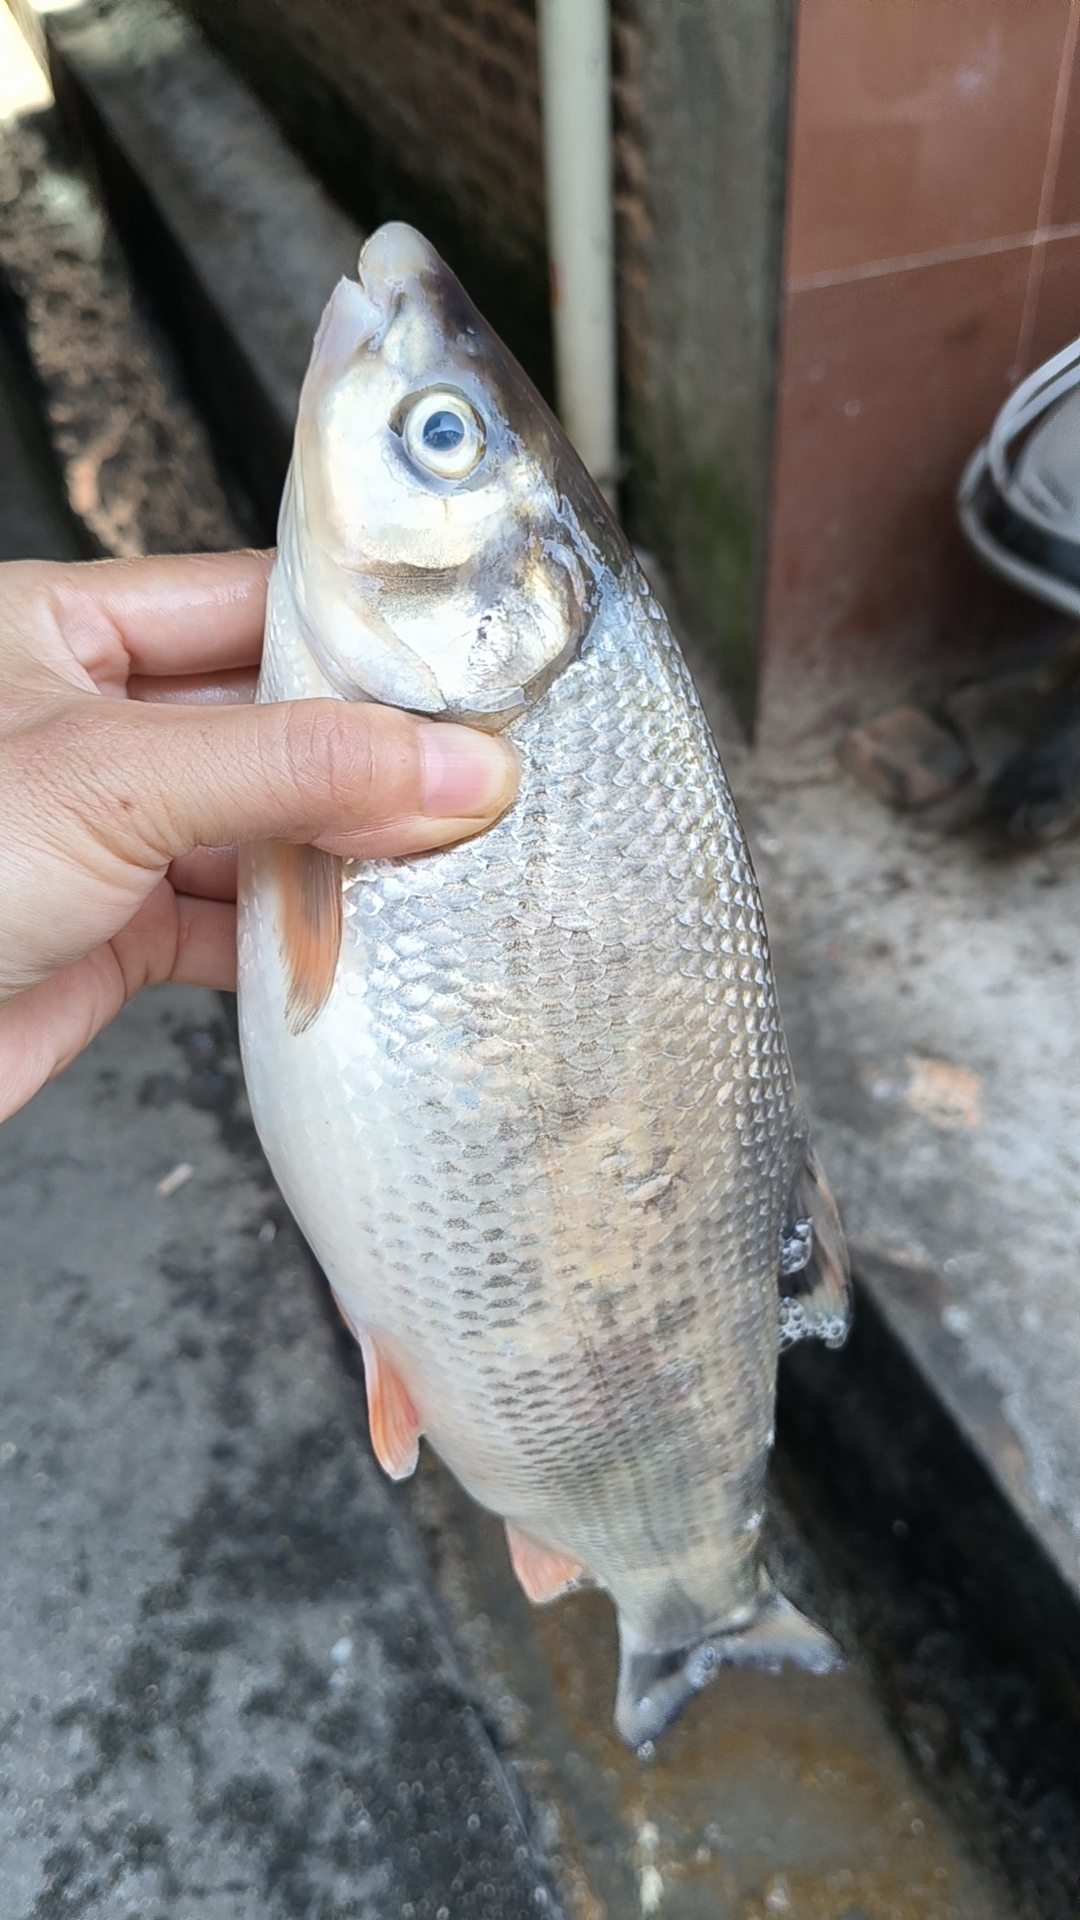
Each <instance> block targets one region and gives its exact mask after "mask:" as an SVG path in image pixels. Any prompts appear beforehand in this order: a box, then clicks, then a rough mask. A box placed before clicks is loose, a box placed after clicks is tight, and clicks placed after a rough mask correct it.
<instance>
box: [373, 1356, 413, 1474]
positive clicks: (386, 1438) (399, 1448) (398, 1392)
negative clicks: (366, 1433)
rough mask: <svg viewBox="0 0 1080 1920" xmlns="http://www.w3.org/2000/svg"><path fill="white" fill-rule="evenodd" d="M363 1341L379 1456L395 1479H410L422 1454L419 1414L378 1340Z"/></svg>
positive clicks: (374, 1445)
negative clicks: (381, 1350)
mask: <svg viewBox="0 0 1080 1920" xmlns="http://www.w3.org/2000/svg"><path fill="white" fill-rule="evenodd" d="M359 1340H360V1349H361V1352H362V1353H363V1356H364V1380H365V1384H366V1386H367V1403H368V1427H369V1429H370V1432H371V1445H372V1447H373V1449H374V1453H375V1458H376V1460H377V1461H378V1463H379V1465H380V1467H381V1468H382V1470H383V1472H384V1473H387V1474H389V1476H390V1478H391V1480H407V1479H408V1478H409V1475H410V1474H411V1473H415V1471H416V1463H417V1460H418V1459H419V1457H420V1432H421V1428H420V1419H419V1415H418V1414H417V1411H416V1408H415V1407H414V1406H413V1403H412V1401H411V1399H410V1398H409V1395H408V1392H407V1390H406V1388H405V1386H404V1384H403V1382H402V1380H401V1378H400V1376H399V1375H398V1374H397V1373H396V1372H395V1370H394V1368H393V1366H392V1365H391V1364H390V1362H389V1361H388V1360H387V1358H386V1355H385V1354H383V1353H380V1351H379V1344H378V1341H377V1340H374V1339H373V1338H372V1336H371V1334H369V1333H362V1334H360V1335H359Z"/></svg>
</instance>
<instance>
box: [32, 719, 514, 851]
mask: <svg viewBox="0 0 1080 1920" xmlns="http://www.w3.org/2000/svg"><path fill="white" fill-rule="evenodd" d="M65 725H66V729H67V731H68V733H69V738H68V740H67V741H66V742H64V743H61V742H57V743H56V747H57V750H58V757H57V758H55V759H54V760H53V766H54V767H55V768H56V769H57V775H58V777H59V778H60V779H61V780H63V781H64V783H65V784H66V785H68V786H69V787H70V788H71V789H72V791H71V792H70V793H69V795H68V796H67V797H68V798H70V799H71V800H72V801H73V802H74V803H75V804H76V805H77V807H78V809H79V812H80V813H81V816H82V819H83V822H84V824H85V825H86V826H87V827H89V829H90V831H91V833H92V834H93V836H94V838H95V839H96V840H97V841H98V843H99V844H100V845H102V846H104V847H105V848H107V849H109V850H110V851H112V852H113V853H117V854H120V855H121V856H122V857H124V858H125V859H127V860H128V861H130V862H132V863H134V864H136V865H139V866H152V867H163V866H164V865H165V864H167V863H168V862H169V861H170V860H173V859H176V858H177V857H178V856H179V855H181V854H185V853H190V852H191V851H192V850H193V849H194V848H195V847H197V846H208V847H214V846H227V845H232V844H234V843H239V842H243V841H251V840H292V841H309V842H313V843H315V844H316V845H318V846H321V847H323V848H325V849H326V850H327V851H328V852H330V853H338V854H343V855H345V856H346V857H349V858H359V857H363V858H371V857H375V856H396V855H403V854H408V853H414V852H418V851H421V850H422V849H425V848H431V847H439V846H445V845H447V844H448V843H449V842H451V841H454V840H460V839H463V838H464V837H465V836H467V835H470V834H475V833H477V832H479V831H480V830H481V829H482V828H483V827H485V826H490V825H491V824H492V823H493V822H494V821H495V820H496V819H498V817H499V815H500V814H501V813H503V812H504V811H505V809H506V808H507V807H508V806H509V805H510V803H511V801H512V800H513V798H514V795H515V793H516V791H517V784H518V777H519V771H520V761H519V759H518V756H517V753H516V751H515V749H514V748H513V746H511V745H510V744H509V743H508V742H506V741H504V740H503V739H501V738H500V737H499V736H497V735H490V734H484V733H480V732H478V731H477V730H476V729H475V728H472V727H463V726H456V725H452V724H450V723H444V722H438V721H424V720H418V719H416V718H414V716H413V715H411V714H407V713H401V712H399V711H398V710H397V709H396V708H392V707H379V706H373V705H366V704H360V703H356V704H353V703H347V702H344V701H338V700H300V701H294V702H283V703H280V704H268V705H263V706H225V707H217V708H213V707H182V706H168V707H166V706H150V705H142V704H140V703H138V702H135V701H127V702H124V701H103V700H100V699H97V700H88V701H85V702H79V704H78V707H77V709H75V710H73V711H71V712H70V713H69V715H68V716H67V719H66V722H65ZM72 734H74V738H72V737H70V736H71V735H72Z"/></svg>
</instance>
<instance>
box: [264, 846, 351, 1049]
mask: <svg viewBox="0 0 1080 1920" xmlns="http://www.w3.org/2000/svg"><path fill="white" fill-rule="evenodd" d="M274 865H275V869H276V877H277V891H278V937H279V940H280V942H281V957H282V960H283V961H284V965H285V1018H286V1021H287V1023H288V1027H289V1032H290V1033H303V1032H304V1030H305V1029H306V1028H307V1027H310V1025H311V1023H312V1021H313V1020H314V1019H316V1017H317V1016H318V1015H319V1014H320V1013H321V1012H322V1009H323V1007H324V1006H325V1005H326V1002H327V1000H328V999H329V997H330V989H331V987H332V986H333V984H334V974H335V973H336V971H337V963H338V955H339V954H340V952H341V929H342V917H343V916H342V899H341V861H340V859H339V858H338V856H337V855H336V854H333V853H323V851H322V849H321V848H320V847H294V846H289V845H287V844H286V843H285V842H284V841H280V842H277V843H276V844H275V847H274Z"/></svg>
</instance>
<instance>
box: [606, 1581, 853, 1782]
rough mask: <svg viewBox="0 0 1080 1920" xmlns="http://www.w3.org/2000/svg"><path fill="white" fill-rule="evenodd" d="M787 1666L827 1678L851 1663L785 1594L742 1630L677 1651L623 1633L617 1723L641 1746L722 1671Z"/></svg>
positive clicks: (773, 1597) (632, 1742) (777, 1669)
mask: <svg viewBox="0 0 1080 1920" xmlns="http://www.w3.org/2000/svg"><path fill="white" fill-rule="evenodd" d="M785 1661H791V1663H792V1665H794V1666H797V1667H803V1668H804V1669H805V1670H806V1671H807V1672H808V1673H821V1674H824V1673H835V1672H836V1671H837V1669H838V1668H840V1667H842V1666H843V1664H844V1658H843V1655H842V1653H841V1652H840V1649H839V1647H838V1646H837V1644H836V1642H835V1640H832V1639H830V1637H829V1635H828V1634H827V1633H826V1632H825V1631H824V1629H823V1628H822V1627H818V1626H815V1625H814V1622H813V1621H812V1620H808V1619H807V1618H806V1616H805V1614H802V1613H800V1612H799V1610H798V1608H797V1607H793V1606H792V1604H791V1602H790V1600H785V1599H784V1597H783V1594H780V1593H771V1594H770V1595H769V1597H768V1599H767V1600H766V1602H765V1604H764V1606H763V1607H762V1609H761V1611H760V1613H759V1614H758V1615H757V1617H756V1619H754V1620H753V1621H751V1623H750V1625H749V1626H747V1627H744V1628H742V1629H741V1631H740V1632H738V1633H717V1634H711V1635H710V1636H709V1637H708V1638H707V1639H705V1640H699V1641H698V1642H697V1644H696V1645H695V1646H692V1647H686V1648H681V1649H679V1650H677V1651H675V1652H658V1651H657V1650H656V1649H655V1648H651V1647H642V1646H640V1645H635V1643H634V1640H633V1638H632V1636H630V1635H628V1634H626V1633H625V1632H623V1631H622V1630H620V1659H619V1689H618V1694H617V1697H616V1702H615V1725H616V1727H617V1728H618V1730H619V1732H620V1733H621V1734H622V1737H623V1739H624V1740H625V1741H626V1742H627V1743H628V1745H630V1746H632V1747H640V1746H642V1745H643V1744H644V1743H645V1741H646V1740H655V1739H656V1738H657V1737H658V1735H659V1734H661V1733H663V1731H664V1728H665V1727H668V1726H670V1725H671V1722H672V1721H673V1720H674V1719H676V1718H677V1717H678V1715H679V1714H680V1713H681V1712H682V1710H683V1708H684V1707H685V1705H686V1703H687V1701H688V1700H691V1699H692V1698H693V1696H694V1694H695V1693H700V1692H701V1689H702V1687H706V1686H708V1684H709V1681H710V1680H712V1679H714V1678H715V1676H716V1675H717V1674H718V1673H719V1671H720V1669H721V1667H758V1668H761V1669H764V1671H765V1672H767V1673H779V1672H780V1669H781V1667H782V1666H783V1665H784V1662H785Z"/></svg>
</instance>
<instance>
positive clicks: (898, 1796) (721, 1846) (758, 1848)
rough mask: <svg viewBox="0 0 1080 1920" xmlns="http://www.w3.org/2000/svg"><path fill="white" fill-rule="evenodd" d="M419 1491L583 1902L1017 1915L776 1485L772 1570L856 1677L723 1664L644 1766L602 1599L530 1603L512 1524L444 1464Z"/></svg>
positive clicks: (460, 1612)
mask: <svg viewBox="0 0 1080 1920" xmlns="http://www.w3.org/2000/svg"><path fill="white" fill-rule="evenodd" d="M414 1501H415V1511H416V1513H417V1517H418V1520H419V1522H420V1524H421V1527H422V1529H423V1531H424V1533H425V1537H426V1540H427V1545H428V1550H429V1553H430V1555H431V1557H432V1561H433V1564H434V1565H435V1566H436V1568H437V1570H438V1578H439V1588H440V1592H441V1593H442V1595H443V1597H444V1599H445V1600H446V1603H447V1606H448V1608H449V1610H450V1611H451V1614H452V1617H453V1618H454V1619H455V1621H456V1624H457V1629H458V1639H459V1643H460V1644H461V1645H462V1646H463V1648H464V1649H465V1651H466V1656H467V1657H468V1656H470V1655H471V1659H472V1663H473V1664H472V1671H473V1672H474V1674H475V1675H477V1676H478V1677H479V1680H478V1683H479V1685H480V1687H481V1691H482V1697H483V1698H484V1702H485V1706H486V1707H487V1710H488V1712H489V1714H490V1715H491V1717H492V1719H493V1721H494V1723H495V1725H496V1726H497V1728H498V1730H499V1735H500V1741H501V1745H502V1750H503V1752H504V1753H505V1754H507V1755H512V1756H514V1757H515V1758H516V1759H517V1761H518V1764H519V1766H520V1768H521V1770H522V1773H523V1776H524V1777H525V1779H526V1780H527V1781H528V1782H529V1783H530V1784H531V1786H532V1789H533V1793H534V1796H536V1797H537V1798H542V1797H544V1796H551V1798H552V1800H553V1802H554V1804H555V1806H556V1807H557V1809H558V1812H559V1817H560V1834H561V1838H562V1861H561V1864H562V1871H563V1875H564V1877H565V1878H567V1879H568V1880H569V1881H570V1883H571V1884H574V1882H575V1880H576V1881H577V1884H578V1885H579V1886H580V1887H582V1890H583V1892H584V1890H585V1889H587V1896H588V1897H587V1899H586V1900H584V1901H583V1903H582V1905H581V1907H580V1909H579V1910H580V1911H582V1912H583V1913H586V1914H588V1915H590V1916H592V1917H593V1920H599V1916H600V1915H611V1916H616V1915H623V1914H627V1915H629V1914H633V1913H635V1912H641V1913H643V1914H645V1915H649V1914H653V1913H655V1914H664V1915H669V1916H679V1917H680V1920H681V1917H682V1916H686V1920H705V1916H716V1920H729V1916H730V1920H764V1916H767V1915H771V1914H790V1915H792V1916H800V1920H855V1915H856V1914H858V1913H859V1912H865V1913H866V1914H867V1915H872V1916H875V1917H877V1916H880V1920H909V1916H913V1915H916V1914H919V1915H927V1916H932V1917H933V1920H961V1916H963V1920H967V1916H969V1915H970V1916H972V1917H973V1920H974V1916H976V1915H985V1916H987V1920H989V1917H990V1916H991V1915H1004V1914H1006V1913H1011V1912H1013V1911H1014V1909H1013V1908H1012V1907H1011V1905H1010V1904H1009V1902H1008V1900H1007V1899H1006V1898H1005V1897H1004V1896H1003V1895H1002V1892H1001V1890H1000V1887H995V1886H994V1885H993V1884H991V1882H990V1880H989V1878H988V1877H987V1876H986V1875H985V1874H984V1873H982V1872H980V1871H979V1870H978V1869H977V1867H976V1866H975V1864H974V1861H973V1859H972V1857H971V1855H970V1853H969V1851H968V1849H967V1847H966V1846H965V1844H964V1842H963V1841H962V1840H960V1839H958V1837H957V1834H956V1832H955V1829H952V1830H950V1827H949V1826H948V1825H947V1824H946V1822H945V1821H944V1820H943V1819H942V1816H941V1812H940V1810H939V1809H938V1808H937V1807H936V1806H935V1805H934V1803H933V1802H932V1800H931V1799H930V1797H929V1796H928V1794H927V1792H926V1789H925V1785H924V1784H923V1782H922V1781H921V1780H920V1779H919V1778H918V1776H917V1772H916V1770H915V1768H913V1766H912V1764H911V1761H910V1759H909V1757H908V1756H907V1755H906V1754H905V1752H904V1750H903V1748H902V1747H901V1745H900V1743H899V1742H898V1741H897V1739H896V1736H895V1733H894V1732H893V1731H892V1730H891V1729H890V1728H889V1726H888V1724H887V1720H886V1718H885V1715H884V1713H883V1711H882V1707H881V1703H880V1699H879V1697H878V1694H877V1691H876V1683H875V1680H874V1678H873V1675H872V1673H871V1670H870V1667H869V1664H868V1663H867V1662H866V1661H864V1660H863V1659H862V1657H861V1656H860V1653H859V1651H858V1647H857V1644H856V1643H855V1640H854V1636H853V1635H852V1634H851V1632H850V1628H851V1617H850V1610H849V1609H848V1608H847V1607H846V1606H845V1601H844V1597H843V1595H842V1593H840V1592H838V1591H837V1590H835V1589H833V1590H830V1586H829V1583H828V1581H827V1579H826V1578H825V1577H824V1575H823V1572H822V1569H821V1567H820V1565H819V1564H818V1563H817V1562H816V1561H815V1558H814V1556H813V1554H812V1553H811V1552H810V1551H809V1549H808V1547H807V1544H806V1541H805V1538H804V1536H803V1535H802V1534H801V1532H800V1531H799V1529H798V1527H797V1525H796V1524H795V1523H794V1522H793V1519H792V1516H791V1514H790V1512H789V1511H787V1510H786V1509H785V1507H784V1505H783V1502H782V1500H781V1499H780V1498H779V1496H775V1497H774V1499H773V1502H772V1510H771V1515H770V1523H771V1530H772V1541H771V1552H770V1560H771V1564H772V1566H773V1569H774V1571H775V1573H776V1575H777V1577H778V1578H779V1579H781V1580H782V1582H783V1585H784V1588H785V1590H786V1591H787V1592H788V1593H789V1594H792V1595H793V1596H795V1597H796V1598H797V1599H798V1600H799V1602H800V1604H805V1605H807V1606H808V1607H810V1608H811V1609H812V1610H813V1612H814V1613H815V1614H816V1616H817V1617H818V1618H819V1619H824V1620H825V1621H826V1622H827V1624H829V1625H830V1626H831V1627H832V1629H833V1630H834V1631H835V1632H837V1633H838V1634H839V1635H840V1636H841V1638H842V1639H846V1640H847V1641H848V1644H849V1648H850V1651H851V1656H852V1657H851V1658H850V1659H849V1662H848V1665H847V1667H846V1669H845V1671H844V1672H843V1673H842V1674H839V1675H834V1676H831V1677H829V1678H827V1679H815V1678H813V1677H812V1676H809V1675H806V1674H797V1673H795V1672H793V1671H791V1670H790V1669H789V1670H785V1672H784V1673H783V1675H782V1676H775V1675H766V1674H754V1673H747V1672H741V1673H737V1672H734V1671H727V1672H724V1673H722V1674H721V1675H720V1676H719V1678H718V1679H717V1680H716V1681H715V1682H713V1684H712V1685H710V1686H709V1687H708V1688H707V1689H706V1690H705V1692H704V1693H702V1694H701V1695H700V1696H699V1697H698V1698H697V1699H696V1700H695V1701H694V1702H693V1703H692V1705H691V1706H690V1707H689V1708H688V1709H687V1711H686V1713H685V1715H684V1716H683V1718H682V1720H681V1721H680V1722H679V1723H678V1724H677V1725H676V1726H675V1727H674V1728H672V1729H671V1730H670V1731H669V1732H668V1733H667V1734H666V1735H665V1736H664V1738H663V1740H662V1741H661V1742H659V1743H658V1745H657V1748H656V1751H655V1753H653V1754H652V1755H651V1756H650V1757H649V1758H648V1759H644V1760H643V1759H642V1758H641V1757H640V1756H639V1755H637V1754H634V1753H631V1752H629V1751H628V1750H627V1749H626V1747H625V1746H624V1745H623V1744H622V1742H621V1741H620V1740H619V1739H618V1737H617V1735H616V1734H615V1733H614V1731H613V1729H612V1727H611V1706H612V1700H613V1697H614V1684H615V1674H616V1668H617V1648H616V1641H615V1632H614V1623H613V1619H612V1614H611V1609H610V1606H609V1604H608V1603H607V1602H606V1601H605V1600H604V1598H603V1597H602V1596H601V1595H598V1594H580V1595H576V1596H574V1597H573V1598H571V1599H569V1600H567V1601H565V1602H561V1603H559V1604H557V1605H555V1606H552V1607H549V1608H543V1609H539V1610H532V1609H530V1608H529V1607H528V1605H527V1603H526V1602H525V1601H524V1599H523V1597H522V1596H521V1594H520V1593H519V1592H518V1590H517V1588H516V1584H515V1582H514V1580H513V1577H512V1574H511V1571H510V1568H509V1565H508V1562H507V1559H506V1553H505V1548H504V1545H503V1542H502V1538H501V1532H500V1529H499V1527H498V1525H497V1523H495V1522H493V1521H492V1520H491V1519H490V1517H489V1516H487V1515H484V1514H482V1513H479V1512H478V1511H477V1510H476V1509H475V1508H473V1507H471V1506H470V1504H469V1503H468V1502H467V1501H466V1500H465V1499H464V1497H463V1496H462V1495H461V1494H460V1492H458V1490H457V1489H456V1488H454V1487H453V1486H452V1484H451V1483H450V1482H449V1480H448V1479H447V1477H446V1476H445V1475H444V1474H442V1473H441V1471H440V1470H439V1469H438V1468H437V1467H436V1466H434V1465H433V1464H431V1463H428V1464H427V1470H426V1472H425V1473H424V1474H422V1475H421V1479H420V1482H419V1485H418V1487H417V1489H416V1492H415V1495H414ZM590 1902H591V1904H589V1903H590Z"/></svg>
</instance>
